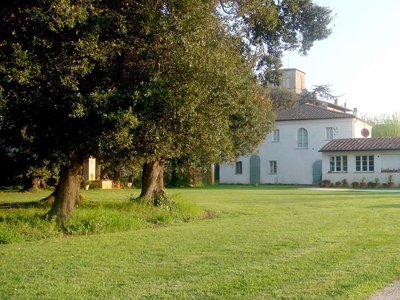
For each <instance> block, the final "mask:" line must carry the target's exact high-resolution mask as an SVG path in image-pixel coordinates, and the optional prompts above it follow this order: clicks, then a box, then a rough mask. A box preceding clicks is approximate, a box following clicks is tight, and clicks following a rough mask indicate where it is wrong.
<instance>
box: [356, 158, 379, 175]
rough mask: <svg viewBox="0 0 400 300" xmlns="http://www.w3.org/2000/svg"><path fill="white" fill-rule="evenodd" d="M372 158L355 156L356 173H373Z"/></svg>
mask: <svg viewBox="0 0 400 300" xmlns="http://www.w3.org/2000/svg"><path fill="white" fill-rule="evenodd" d="M374 169H375V168H374V156H373V155H362V156H361V155H360V156H356V171H358V172H373V171H374Z"/></svg>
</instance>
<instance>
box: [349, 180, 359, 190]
mask: <svg viewBox="0 0 400 300" xmlns="http://www.w3.org/2000/svg"><path fill="white" fill-rule="evenodd" d="M351 186H352V187H353V188H358V187H359V186H360V184H359V183H358V182H357V181H353V182H352V183H351Z"/></svg>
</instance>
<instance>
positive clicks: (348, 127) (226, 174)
mask: <svg viewBox="0 0 400 300" xmlns="http://www.w3.org/2000/svg"><path fill="white" fill-rule="evenodd" d="M364 126H366V125H365V124H364V122H361V121H359V120H357V119H355V118H354V119H352V118H340V119H321V120H301V121H277V122H276V129H279V134H280V140H279V142H274V141H273V133H270V134H268V135H267V137H266V139H265V141H264V142H263V143H262V144H261V145H260V146H259V147H258V149H257V150H256V151H255V152H254V154H256V155H259V156H260V164H261V165H260V183H287V184H311V183H313V164H314V163H315V162H316V161H318V160H322V153H321V152H319V150H320V149H321V148H322V147H323V146H324V145H325V144H326V143H328V142H329V140H327V139H326V127H333V128H334V137H333V138H351V137H361V129H362V128H364ZM368 126H369V125H368ZM300 128H304V129H306V130H307V132H308V147H307V148H298V147H297V132H298V130H299V129H300ZM370 129H371V128H370V126H369V130H370ZM249 159H250V156H249V157H239V158H238V161H242V170H243V172H242V174H235V163H232V164H222V165H221V166H220V183H245V184H248V183H250V163H249ZM271 160H274V161H276V162H277V174H270V170H269V168H270V161H271Z"/></svg>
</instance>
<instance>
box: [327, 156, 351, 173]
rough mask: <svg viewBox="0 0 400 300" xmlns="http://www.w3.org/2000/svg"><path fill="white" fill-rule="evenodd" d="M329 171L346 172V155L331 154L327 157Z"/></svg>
mask: <svg viewBox="0 0 400 300" xmlns="http://www.w3.org/2000/svg"><path fill="white" fill-rule="evenodd" d="M329 171H330V172H347V156H331V157H330V158H329Z"/></svg>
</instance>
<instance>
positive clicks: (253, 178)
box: [250, 155, 260, 184]
mask: <svg viewBox="0 0 400 300" xmlns="http://www.w3.org/2000/svg"><path fill="white" fill-rule="evenodd" d="M250 183H252V184H256V183H260V157H259V156H258V155H252V156H251V157H250Z"/></svg>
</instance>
